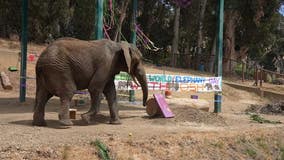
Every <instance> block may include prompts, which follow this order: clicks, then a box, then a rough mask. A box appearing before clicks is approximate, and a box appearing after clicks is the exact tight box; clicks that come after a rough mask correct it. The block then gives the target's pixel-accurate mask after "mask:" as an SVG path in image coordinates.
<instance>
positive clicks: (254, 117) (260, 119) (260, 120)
mask: <svg viewBox="0 0 284 160" xmlns="http://www.w3.org/2000/svg"><path fill="white" fill-rule="evenodd" d="M250 119H251V120H253V121H255V122H258V123H271V124H280V123H281V122H280V121H270V120H267V119H265V118H263V117H261V116H259V115H257V114H252V115H251V116H250Z"/></svg>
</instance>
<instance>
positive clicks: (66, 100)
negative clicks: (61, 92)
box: [58, 94, 73, 126]
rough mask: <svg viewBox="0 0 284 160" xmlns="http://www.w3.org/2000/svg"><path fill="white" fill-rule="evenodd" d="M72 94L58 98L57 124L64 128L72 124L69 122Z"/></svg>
mask: <svg viewBox="0 0 284 160" xmlns="http://www.w3.org/2000/svg"><path fill="white" fill-rule="evenodd" d="M72 97H73V94H69V95H68V96H66V95H65V96H60V102H61V106H60V111H59V114H58V118H59V122H60V124H61V125H64V126H72V125H73V123H72V121H71V120H70V114H69V108H70V104H71V100H72Z"/></svg>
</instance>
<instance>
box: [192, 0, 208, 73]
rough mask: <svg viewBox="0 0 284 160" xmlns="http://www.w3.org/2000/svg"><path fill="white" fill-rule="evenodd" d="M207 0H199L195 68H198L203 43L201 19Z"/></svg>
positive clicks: (202, 18)
mask: <svg viewBox="0 0 284 160" xmlns="http://www.w3.org/2000/svg"><path fill="white" fill-rule="evenodd" d="M206 4H207V0H201V1H200V4H199V13H200V14H199V29H198V39H197V55H196V62H195V69H197V68H198V65H199V64H200V56H201V54H202V45H203V20H204V14H205V9H206Z"/></svg>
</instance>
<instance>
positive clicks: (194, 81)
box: [115, 72, 222, 92]
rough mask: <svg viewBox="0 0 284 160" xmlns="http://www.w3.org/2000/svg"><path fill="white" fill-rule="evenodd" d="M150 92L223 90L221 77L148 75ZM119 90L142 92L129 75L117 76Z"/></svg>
mask: <svg viewBox="0 0 284 160" xmlns="http://www.w3.org/2000/svg"><path fill="white" fill-rule="evenodd" d="M146 77H147V82H148V89H149V90H170V91H194V92H216V91H221V90H222V85H221V82H222V78H221V77H196V76H184V75H164V74H147V75H146ZM115 85H116V89H117V90H140V89H141V87H140V86H137V85H136V84H135V83H134V82H133V81H132V79H131V77H130V76H129V74H128V73H125V72H121V73H120V74H118V75H116V76H115Z"/></svg>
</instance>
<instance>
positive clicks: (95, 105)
mask: <svg viewBox="0 0 284 160" xmlns="http://www.w3.org/2000/svg"><path fill="white" fill-rule="evenodd" d="M90 94H91V103H92V104H91V108H90V109H89V111H88V112H86V113H84V114H82V115H81V117H82V120H83V121H85V122H86V123H87V124H90V123H91V120H92V117H94V116H95V115H96V114H97V113H98V112H99V111H100V103H101V92H99V91H92V92H90Z"/></svg>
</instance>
